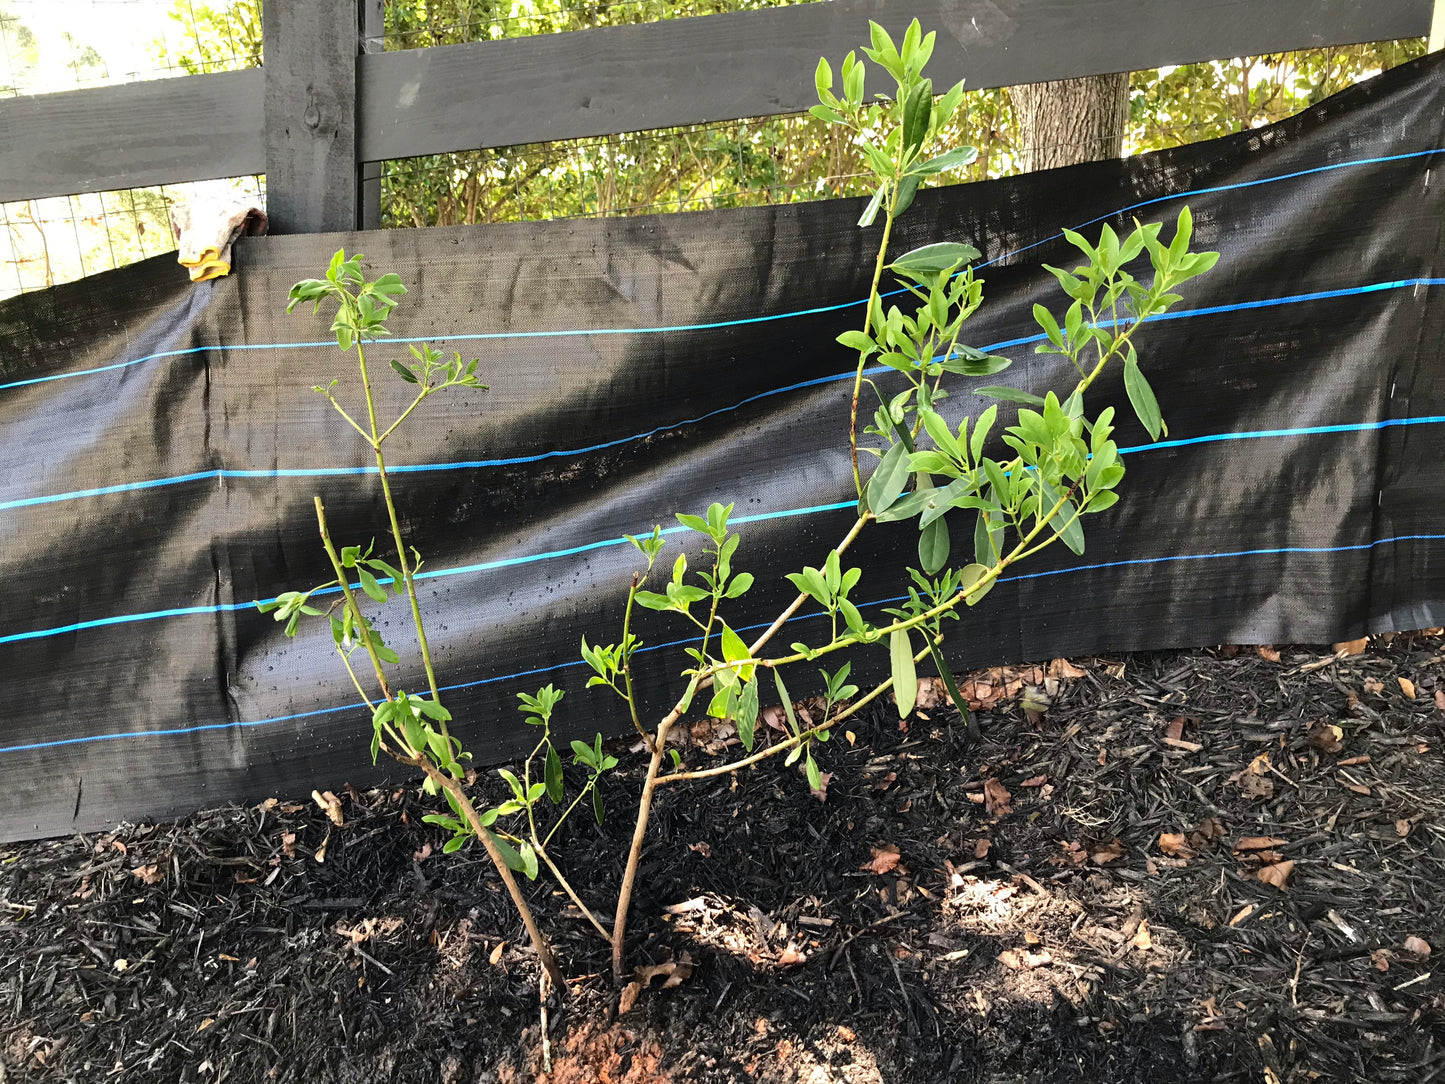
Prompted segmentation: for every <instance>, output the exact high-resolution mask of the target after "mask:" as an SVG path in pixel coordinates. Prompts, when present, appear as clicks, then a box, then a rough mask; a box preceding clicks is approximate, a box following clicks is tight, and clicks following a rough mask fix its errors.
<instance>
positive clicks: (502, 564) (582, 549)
mask: <svg viewBox="0 0 1445 1084" xmlns="http://www.w3.org/2000/svg"><path fill="white" fill-rule="evenodd" d="M1442 423H1445V415H1440V414H1431V415H1426V416H1424V417H1420V418H1390V419H1387V420H1385V421H1379V422H1346V423H1339V424H1334V425H1312V426H1300V427H1297V428H1292V429H1256V430H1245V431H1242V432H1238V433H1212V434H1208V435H1205V436H1199V437H1185V438H1181V439H1178V440H1161V441H1157V442H1155V443H1152V444H1139V445H1134V446H1131V447H1125V448H1120V449H1119V454H1120V455H1130V454H1133V453H1136V452H1149V451H1161V450H1164V449H1167V448H1183V447H1187V446H1189V445H1191V444H1210V443H1217V442H1221V441H1233V440H1260V439H1271V438H1281V437H1295V436H1311V435H1320V434H1328V433H1357V432H1369V431H1374V430H1382V429H1390V428H1395V427H1399V426H1411V425H1439V424H1442ZM346 469H348V470H353V471H356V470H361V469H363V468H355V467H353V468H346ZM222 473H223V472H207V474H206V475H204V476H207V477H215V476H219V475H220V474H222ZM224 473H228V474H229V473H237V472H224ZM239 473H241V474H243V475H246V476H256V475H257V474H258V473H259V474H261V475H263V476H265V472H239ZM189 477H195V476H189ZM157 484H168V483H166V482H164V481H163V482H157V483H138V485H140V486H147V485H157ZM42 500H44V498H31V503H37V502H39V501H42ZM856 505H857V502H856V501H840V502H838V503H835V504H820V505H811V506H809V507H806V508H786V509H781V510H779V511H776V512H760V513H755V514H752V515H745V516H736V517H734V518H733V520H732V522H733V523H756V522H761V521H763V520H770V519H787V518H791V517H794V516H804V515H813V514H815V513H818V512H834V511H841V510H842V509H845V508H854V507H856ZM3 507H6V506H3V505H0V508H3ZM685 530H687V528H685V527H666V528H663V531H662V533H663V534H664V535H670V534H675V533H679V532H682V531H685ZM625 544H627V539H626V538H605V539H601V540H600V541H597V542H586V543H583V544H581V545H578V546H569V547H567V548H565V549H559V550H546V551H544V552H542V553H533V554H526V555H523V556H520V557H506V558H502V559H500V560H496V561H483V562H480V563H477V564H471V565H460V566H458V567H456V568H442V569H436V570H434V571H431V572H421V573H419V574H418V575H417V576H416V578H417V579H418V580H426V579H437V578H440V577H443V576H457V575H462V574H466V573H473V572H486V571H490V570H493V569H498V568H515V567H518V566H520V565H529V564H535V563H536V562H538V561H547V560H551V559H553V558H556V557H572V556H576V555H577V554H581V553H591V552H593V551H595V550H600V549H607V548H610V547H612V546H621V545H625ZM377 582H378V583H382V584H387V583H390V582H391V580H390V578H379V579H378V581H377ZM351 586H352V587H357V588H359V587H360V585H359V584H352V585H351ZM338 591H339V588H335V587H332V588H327V589H324V590H321V591H318V592H317V593H318V594H335V593H337V592H338ZM258 601H260V602H263V603H264V602H273V601H275V600H274V599H260V600H258ZM255 605H256V603H255V602H233V603H220V604H216V605H213V606H188V607H179V608H174V609H166V610H151V611H145V612H142V613H137V614H122V615H119V616H116V617H102V618H93V619H91V620H88V621H78V622H75V623H73V624H69V625H60V626H57V627H55V628H49V629H34V630H32V631H29V632H15V633H10V634H9V635H6V636H0V644H8V643H16V642H19V641H22V640H36V639H42V638H44V637H47V636H60V635H64V634H65V633H69V632H81V631H84V630H85V629H91V628H102V627H105V626H108V625H122V624H130V623H133V622H137V621H152V620H159V619H162V618H167V617H180V616H187V615H193V614H208V613H225V612H235V611H237V610H247V609H250V608H251V607H253V606H255Z"/></svg>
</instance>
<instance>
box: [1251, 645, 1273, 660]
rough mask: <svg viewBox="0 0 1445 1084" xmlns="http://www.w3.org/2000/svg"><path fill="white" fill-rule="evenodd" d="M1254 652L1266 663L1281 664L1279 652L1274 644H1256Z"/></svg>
mask: <svg viewBox="0 0 1445 1084" xmlns="http://www.w3.org/2000/svg"><path fill="white" fill-rule="evenodd" d="M1254 651H1255V654H1257V655H1258V656H1259V657H1260V658H1261V659H1263V660H1264V661H1265V662H1279V652H1278V651H1276V650H1275V648H1274V645H1273V644H1256V645H1255V648H1254Z"/></svg>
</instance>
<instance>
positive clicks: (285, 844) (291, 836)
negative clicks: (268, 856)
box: [281, 832, 296, 858]
mask: <svg viewBox="0 0 1445 1084" xmlns="http://www.w3.org/2000/svg"><path fill="white" fill-rule="evenodd" d="M281 853H282V854H284V855H285V856H286V857H287V858H295V857H296V833H295V832H283V833H282V834H281Z"/></svg>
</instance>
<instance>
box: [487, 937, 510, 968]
mask: <svg viewBox="0 0 1445 1084" xmlns="http://www.w3.org/2000/svg"><path fill="white" fill-rule="evenodd" d="M506 947H507V943H506V942H505V941H498V942H497V947H496V948H494V949H492V952H491V955H489V956H488V957H487V962H488V963H489V964H491V965H492V966H493V967H496V966H497V965H498V964H499V963H501V962H502V951H503V950H504V949H505V948H506Z"/></svg>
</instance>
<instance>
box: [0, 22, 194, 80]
mask: <svg viewBox="0 0 1445 1084" xmlns="http://www.w3.org/2000/svg"><path fill="white" fill-rule="evenodd" d="M170 10H171V3H170V0H0V13H3V14H5V15H7V16H10V17H13V18H15V19H16V20H18V21H19V23H20V24H21V25H23V26H25V27H27V28H28V29H29V30H30V32H31V33H32V34H33V35H34V36H35V41H36V44H35V47H34V49H33V50H29V51H25V50H22V49H21V48H20V43H19V42H18V41H17V40H16V36H15V35H14V33H13V31H12V32H11V33H8V34H7V35H6V40H5V41H4V42H3V48H0V86H3V87H11V86H13V87H15V88H16V90H18V92H19V93H21V94H42V93H46V92H49V91H56V90H72V89H74V88H75V87H77V86H97V85H100V84H103V83H122V82H133V81H135V80H136V79H138V78H146V79H153V78H156V77H158V76H162V75H169V74H183V73H181V72H178V71H177V72H170V71H167V70H165V62H164V60H163V55H164V47H163V46H162V45H160V44H158V43H159V42H161V41H166V42H171V43H174V45H173V49H174V48H176V47H179V45H180V42H181V40H182V38H183V37H184V35H185V32H186V31H185V27H184V26H183V25H182V24H180V23H178V22H176V21H175V20H173V19H171V18H170V17H169V14H168V13H169V11H170ZM86 47H90V48H92V49H94V50H95V51H96V52H97V53H98V54H100V58H101V61H102V63H101V64H100V65H99V66H87V67H85V68H84V69H83V70H82V71H81V72H80V73H79V76H80V77H79V80H77V72H76V70H75V69H74V68H73V67H72V66H71V65H73V64H74V62H75V60H76V59H77V57H78V56H80V54H82V53H83V52H84V51H85V49H86Z"/></svg>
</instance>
